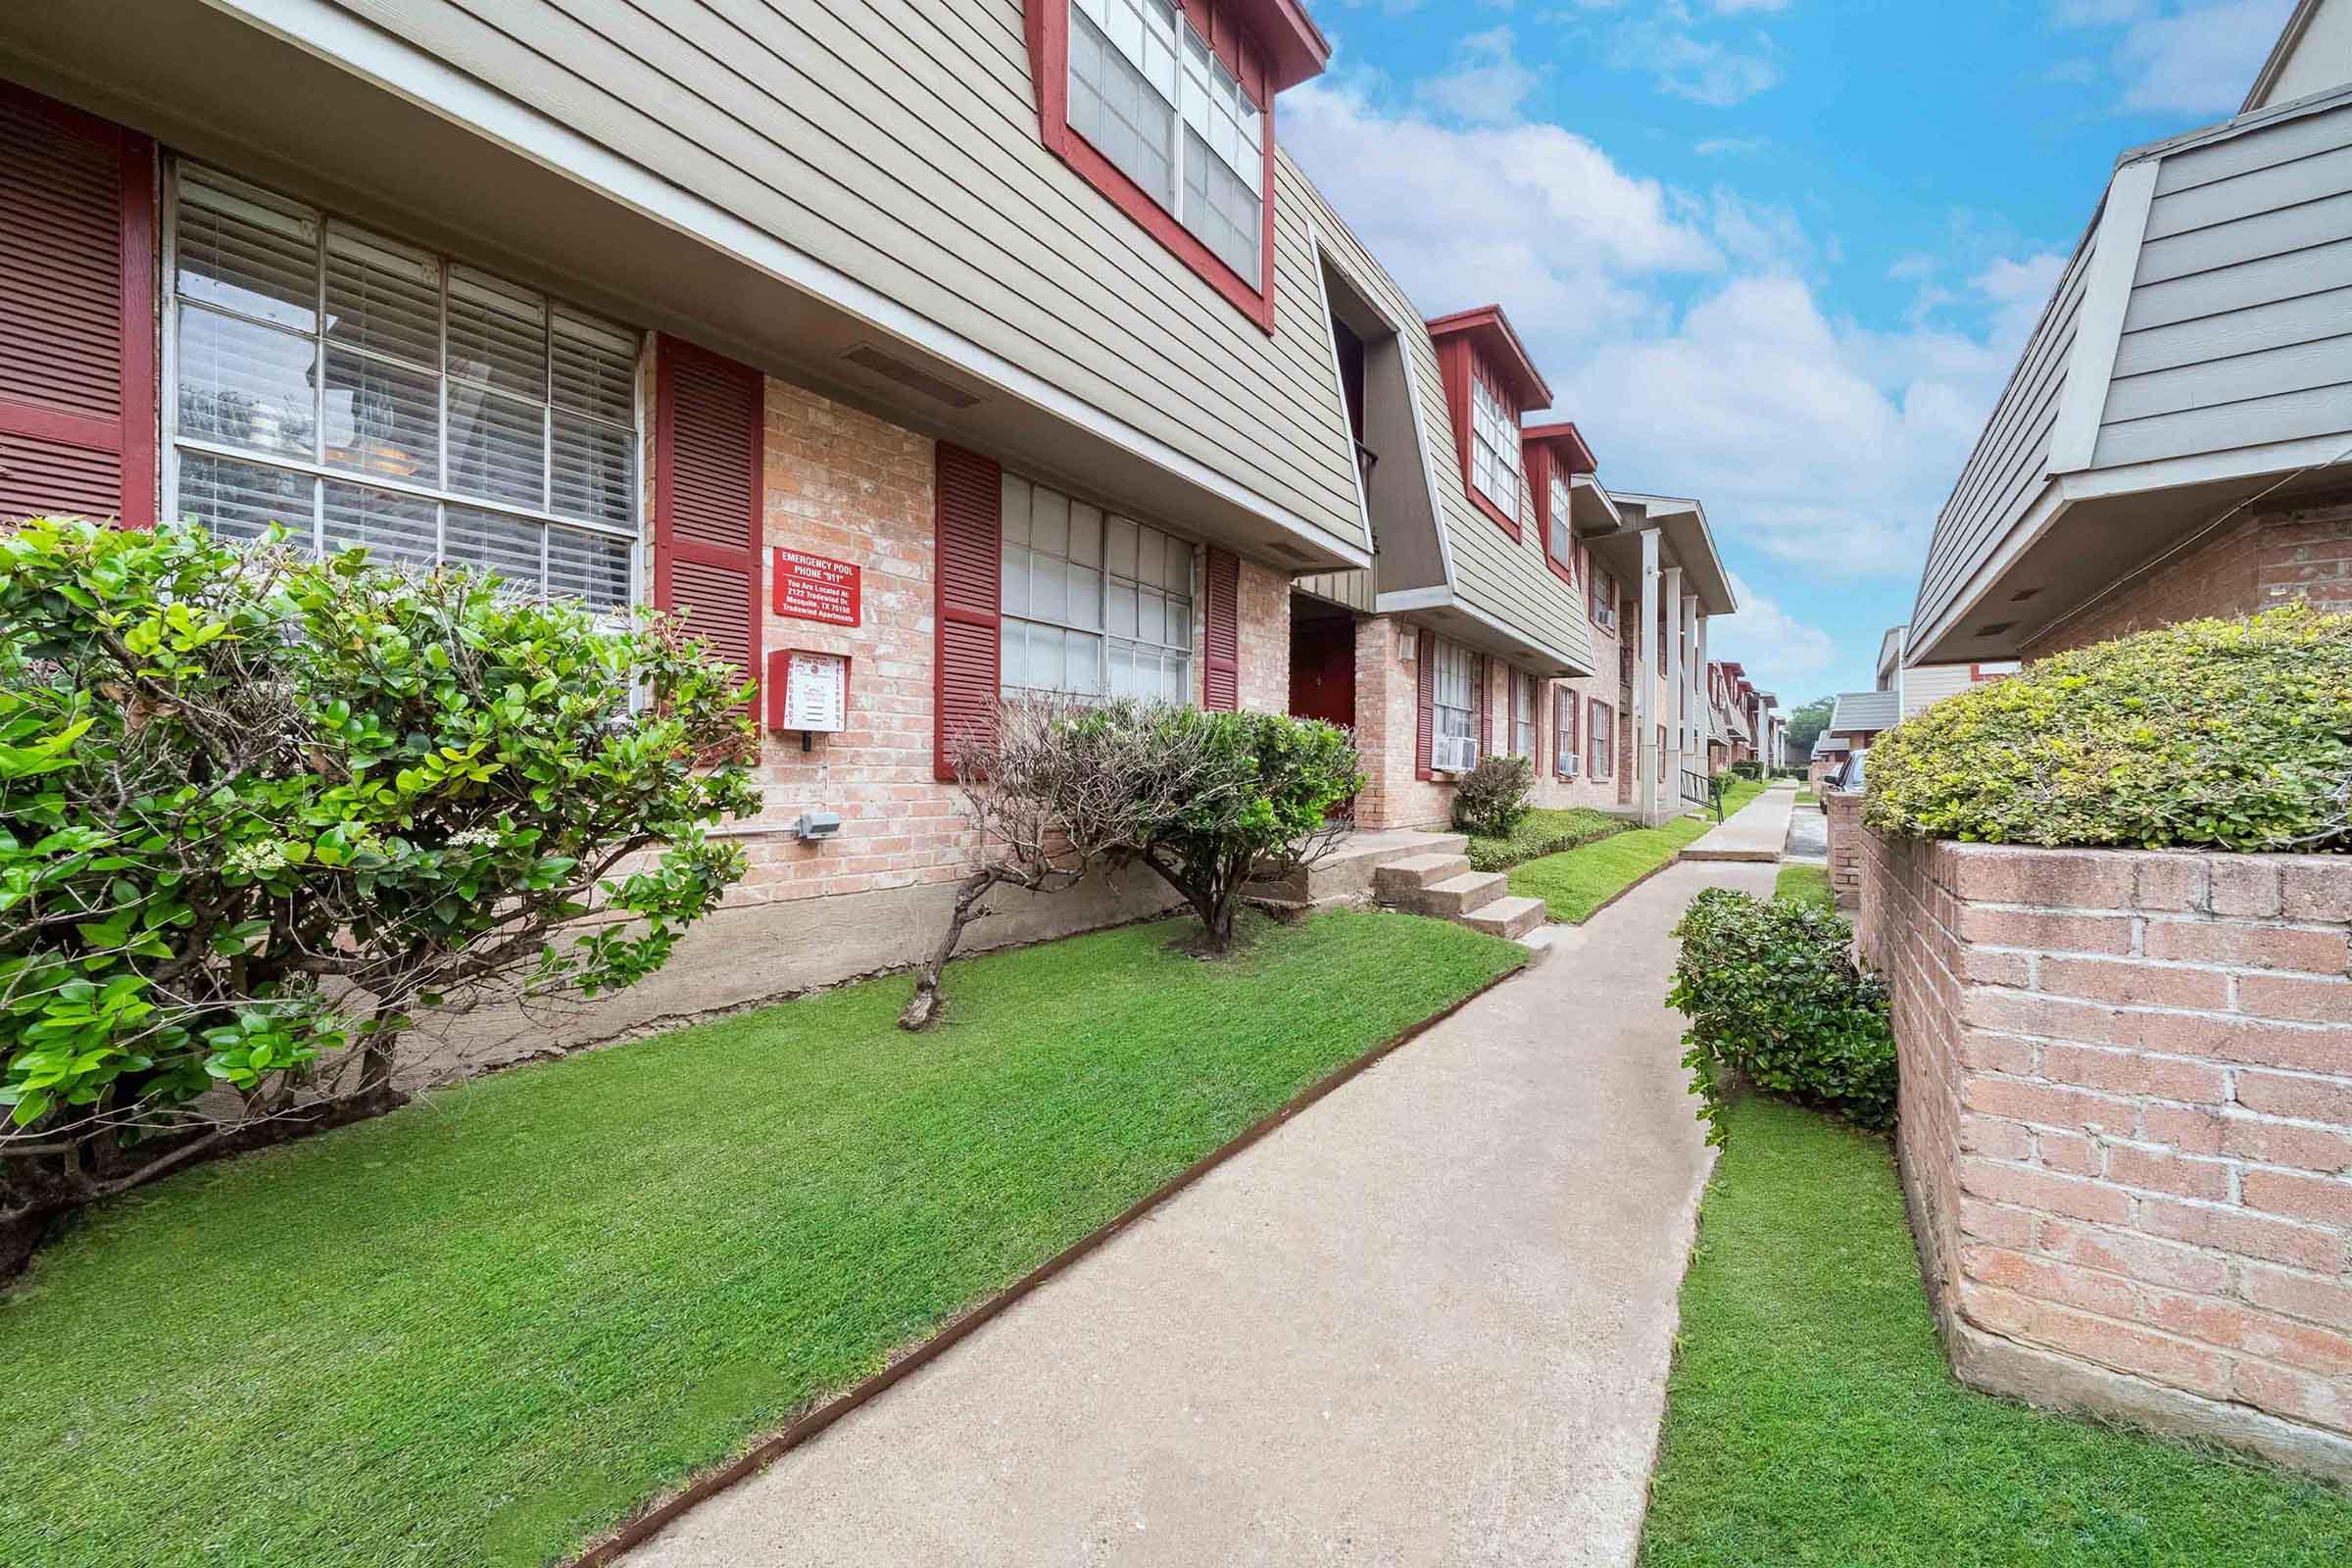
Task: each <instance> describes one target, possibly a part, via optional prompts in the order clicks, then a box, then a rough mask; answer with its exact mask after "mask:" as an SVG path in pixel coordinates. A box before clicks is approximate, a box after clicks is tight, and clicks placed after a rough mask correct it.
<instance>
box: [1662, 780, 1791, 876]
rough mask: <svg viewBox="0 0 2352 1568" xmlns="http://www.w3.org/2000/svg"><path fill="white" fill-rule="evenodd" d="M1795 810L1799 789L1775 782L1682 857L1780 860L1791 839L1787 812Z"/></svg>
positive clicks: (1786, 783) (1781, 781)
mask: <svg viewBox="0 0 2352 1568" xmlns="http://www.w3.org/2000/svg"><path fill="white" fill-rule="evenodd" d="M1795 808H1796V786H1795V785H1794V784H1792V783H1790V782H1789V780H1787V779H1780V780H1776V781H1775V782H1774V783H1773V785H1772V787H1771V788H1770V789H1767V790H1766V791H1765V792H1764V793H1763V794H1761V795H1759V796H1757V797H1756V798H1755V799H1754V800H1752V801H1750V802H1748V803H1747V804H1746V805H1745V806H1742V807H1741V808H1740V809H1738V810H1737V811H1734V812H1733V813H1732V814H1731V815H1730V816H1729V817H1727V818H1725V819H1724V820H1723V821H1721V822H1718V823H1717V824H1716V825H1715V826H1713V827H1711V828H1709V829H1707V831H1706V832H1705V833H1704V834H1702V835H1701V836H1700V837H1699V839H1698V841H1697V842H1696V843H1694V844H1692V845H1691V846H1690V847H1689V848H1688V849H1686V850H1684V851H1683V858H1684V859H1686V860H1755V861H1771V860H1777V859H1779V858H1781V846H1782V844H1784V843H1785V842H1787V840H1788V837H1789V812H1790V811H1792V810H1794V809H1795Z"/></svg>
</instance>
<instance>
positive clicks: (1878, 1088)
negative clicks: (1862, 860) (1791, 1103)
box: [1666, 888, 1895, 1144]
mask: <svg viewBox="0 0 2352 1568" xmlns="http://www.w3.org/2000/svg"><path fill="white" fill-rule="evenodd" d="M1674 934H1675V936H1676V937H1677V938H1679V939H1680V940H1681V942H1682V951H1681V953H1680V954H1679V955H1678V956H1676V958H1675V964H1674V986H1673V988H1672V989H1671V990H1670V991H1668V992H1667V994H1666V1002H1667V1005H1669V1006H1672V1007H1676V1008H1678V1009H1680V1010H1681V1011H1682V1013H1683V1014H1684V1015H1685V1016H1686V1017H1688V1018H1689V1019H1690V1020H1691V1027H1690V1028H1689V1029H1687V1030H1685V1031H1684V1033H1683V1044H1684V1045H1685V1046H1686V1047H1687V1048H1689V1049H1688V1051H1687V1054H1685V1055H1684V1057H1683V1065H1684V1066H1686V1067H1688V1068H1690V1069H1691V1092H1692V1093H1693V1094H1695V1095H1697V1096H1698V1097H1699V1112H1698V1114H1699V1119H1700V1120H1702V1121H1704V1122H1705V1123H1706V1124H1707V1142H1709V1143H1711V1144H1719V1143H1721V1142H1723V1136H1724V1126H1723V1111H1724V1106H1725V1096H1726V1093H1727V1090H1728V1088H1729V1079H1730V1077H1731V1076H1732V1075H1734V1074H1737V1075H1739V1076H1742V1077H1745V1078H1746V1079H1747V1080H1748V1081H1750V1082H1751V1083H1753V1084H1755V1085H1756V1086H1757V1087H1758V1088H1760V1089H1764V1090H1767V1091H1769V1092H1771V1093H1773V1094H1776V1095H1785V1096H1787V1097H1789V1099H1791V1100H1795V1101H1799V1102H1801V1103H1805V1104H1809V1105H1815V1106H1819V1107H1821V1108H1822V1109H1825V1110H1831V1111H1835V1112H1836V1113H1838V1115H1840V1116H1843V1117H1845V1118H1846V1119H1847V1120H1849V1121H1853V1122H1858V1123H1860V1124H1861V1125H1862V1126H1864V1127H1868V1128H1872V1129H1874V1130H1883V1129H1885V1128H1886V1127H1887V1126H1889V1125H1891V1124H1892V1123H1893V1121H1894V1095H1895V1065H1894V1025H1893V1022H1892V1020H1891V1018H1890V1017H1889V1016H1888V1013H1887V986H1886V982H1885V981H1883V980H1881V979H1880V978H1879V977H1878V976H1877V975H1875V974H1872V973H1871V972H1870V971H1868V970H1866V969H1864V968H1862V967H1861V966H1860V965H1859V964H1857V963H1856V962H1855V961H1854V957H1853V929H1852V927H1850V926H1849V925H1847V924H1846V922H1845V920H1844V919H1843V918H1842V917H1841V916H1839V915H1838V913H1837V912H1836V911H1835V910H1831V909H1826V908H1823V907H1821V906H1819V905H1816V904H1811V903H1807V902H1803V901H1800V900H1796V899H1769V900H1768V899H1757V898H1751V897H1750V896H1749V895H1747V894H1745V893H1739V892H1735V891H1734V890H1732V889H1730V888H1708V889H1706V890H1705V891H1704V892H1702V893H1700V894H1699V895H1698V897H1697V898H1695V899H1693V900H1691V907H1690V908H1689V909H1688V910H1686V911H1685V912H1684V915H1683V918H1682V922H1681V923H1680V924H1679V925H1677V926H1676V927H1675V929H1674Z"/></svg>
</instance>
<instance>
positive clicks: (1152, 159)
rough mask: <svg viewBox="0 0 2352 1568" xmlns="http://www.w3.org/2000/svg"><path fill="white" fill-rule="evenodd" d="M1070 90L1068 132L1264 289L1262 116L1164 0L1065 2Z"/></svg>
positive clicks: (1237, 82)
mask: <svg viewBox="0 0 2352 1568" xmlns="http://www.w3.org/2000/svg"><path fill="white" fill-rule="evenodd" d="M1069 94H1070V96H1069V123H1070V128H1071V129H1073V130H1075V131H1077V132H1078V134H1080V135H1081V136H1084V137H1085V138H1086V139H1087V140H1088V141H1089V142H1091V143H1092V144H1093V145H1094V146H1095V147H1096V149H1097V150H1099V151H1100V152H1101V153H1102V154H1103V157H1105V158H1107V159H1109V160H1110V161H1111V163H1112V164H1113V165H1115V166H1116V167H1117V168H1118V170H1119V172H1121V173H1124V174H1125V175H1126V176H1127V177H1128V178H1130V179H1132V180H1134V181H1135V182H1136V184H1137V185H1139V186H1140V187H1142V188H1143V190H1144V191H1145V193H1146V194H1148V195H1150V196H1151V198H1152V200H1153V201H1155V202H1157V203H1158V204H1159V205H1160V206H1162V207H1164V208H1166V209H1167V210H1168V211H1169V212H1170V213H1173V214H1174V215H1175V216H1176V220H1177V221H1178V222H1180V223H1182V224H1183V225H1184V226H1185V227H1186V228H1188V229H1190V230H1191V231H1192V232H1193V234H1194V235H1195V236H1196V237H1197V238H1199V239H1200V240H1201V243H1202V244H1204V245H1206V246H1207V247H1208V248H1209V250H1210V251H1211V252H1212V253H1213V254H1214V255H1215V256H1216V257H1217V259H1218V260H1220V261H1222V262H1223V263H1224V264H1225V265H1226V266H1228V267H1230V268H1232V269H1233V270H1235V271H1236V272H1238V273H1240V274H1241V276H1242V278H1243V280H1244V281H1246V282H1247V283H1249V285H1250V287H1251V288H1257V287H1260V286H1262V284H1261V281H1260V274H1261V271H1262V267H1263V260H1264V255H1263V244H1264V233H1265V227H1264V222H1265V208H1264V201H1265V192H1264V185H1265V167H1266V166H1265V139H1264V138H1265V115H1264V114H1263V112H1261V111H1260V110H1259V108H1258V106H1257V105H1256V104H1254V103H1252V102H1251V101H1250V94H1249V93H1248V91H1247V90H1245V89H1244V88H1243V86H1242V83H1241V79H1240V78H1239V77H1237V76H1236V75H1234V73H1232V72H1231V71H1230V70H1228V69H1227V68H1226V66H1225V63H1224V62H1223V61H1221V60H1219V59H1218V58H1217V57H1216V56H1215V54H1214V53H1212V52H1211V51H1210V49H1209V47H1208V42H1207V40H1206V39H1204V38H1202V37H1201V34H1200V32H1199V31H1198V30H1197V29H1196V28H1194V27H1193V26H1191V25H1189V24H1187V23H1186V22H1184V21H1183V19H1182V18H1180V17H1179V16H1178V15H1177V11H1176V7H1175V6H1174V5H1173V4H1171V3H1170V0H1070V88H1069ZM1180 132H1181V136H1182V148H1181V151H1180V150H1179V147H1178V137H1179V133H1180ZM1180 158H1181V163H1180V162H1179V159H1180Z"/></svg>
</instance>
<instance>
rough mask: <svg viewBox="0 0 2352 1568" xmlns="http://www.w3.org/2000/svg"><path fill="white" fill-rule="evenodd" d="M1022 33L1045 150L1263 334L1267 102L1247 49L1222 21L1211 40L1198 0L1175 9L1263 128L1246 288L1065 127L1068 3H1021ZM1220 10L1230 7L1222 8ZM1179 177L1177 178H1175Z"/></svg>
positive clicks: (1270, 125) (1270, 265) (1267, 269)
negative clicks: (1257, 282) (1254, 276)
mask: <svg viewBox="0 0 2352 1568" xmlns="http://www.w3.org/2000/svg"><path fill="white" fill-rule="evenodd" d="M1024 9H1025V15H1024V17H1023V32H1024V34H1025V35H1026V37H1027V40H1028V44H1029V72H1030V75H1031V76H1032V78H1033V79H1034V80H1035V82H1036V86H1037V128H1038V135H1039V138H1040V139H1041V140H1042V141H1043V142H1044V143H1045V145H1046V150H1047V151H1048V152H1051V153H1052V154H1053V155H1054V157H1056V158H1058V159H1060V160H1061V161H1062V162H1063V163H1065V164H1067V165H1069V166H1070V168H1071V169H1072V170H1073V171H1074V172H1076V173H1077V175H1078V177H1079V178H1081V179H1083V180H1085V181H1086V182H1087V183H1088V184H1089V185H1092V186H1094V188H1095V189H1096V190H1098V191H1100V192H1102V193H1103V196H1105V197H1106V198H1108V199H1109V201H1110V203H1111V205H1112V206H1114V207H1116V208H1118V210H1119V211H1120V212H1122V213H1124V214H1125V215H1126V216H1127V217H1128V218H1129V219H1130V220H1131V221H1134V222H1135V223H1136V224H1137V225H1138V226H1139V227H1141V228H1142V229H1143V230H1144V231H1145V232H1146V233H1148V234H1150V235H1151V236H1152V238H1153V239H1155V240H1157V241H1159V243H1160V244H1161V245H1162V246H1164V247H1165V248H1166V249H1167V250H1168V252H1169V253H1170V254H1171V255H1173V256H1174V257H1175V258H1176V259H1177V260H1178V261H1180V262H1182V263H1184V265H1185V266H1186V267H1188V268H1190V269H1191V270H1193V272H1194V273H1195V274H1196V275H1198V276H1199V277H1200V278H1201V281H1202V282H1204V283H1206V284H1207V285H1208V286H1209V287H1211V288H1213V289H1215V290H1216V291H1217V292H1218V293H1219V294H1221V295H1223V296H1224V297H1225V299H1226V301H1227V303H1229V304H1231V305H1232V306H1233V308H1234V309H1235V310H1237V311H1240V312H1241V313H1242V315H1244V316H1245V317H1247V318H1249V319H1250V321H1251V322H1253V323H1254V324H1255V325H1256V327H1257V329H1258V330H1259V331H1261V332H1264V333H1265V334H1267V335H1268V336H1272V335H1273V332H1274V99H1273V94H1272V93H1270V92H1268V91H1266V90H1265V89H1266V86H1267V78H1266V73H1264V71H1262V70H1261V69H1259V68H1258V67H1257V66H1256V65H1255V64H1254V62H1253V60H1252V59H1251V58H1250V56H1251V53H1252V51H1251V50H1250V48H1247V47H1245V46H1243V44H1242V43H1241V40H1240V37H1239V34H1238V33H1237V32H1236V31H1235V30H1234V29H1233V28H1232V26H1231V25H1227V26H1226V27H1225V28H1224V29H1223V33H1224V36H1223V42H1222V43H1221V44H1220V42H1219V38H1218V32H1219V28H1218V26H1217V19H1216V16H1215V15H1214V14H1213V13H1212V14H1211V15H1210V17H1209V18H1208V20H1207V24H1206V25H1203V24H1202V22H1201V18H1200V17H1198V16H1197V15H1196V12H1197V11H1199V10H1201V9H1204V7H1203V6H1202V4H1201V0H1194V3H1193V4H1192V5H1188V6H1184V7H1181V8H1180V9H1179V13H1178V14H1179V15H1180V16H1182V17H1183V18H1184V20H1185V24H1186V25H1188V26H1190V27H1191V28H1192V29H1193V30H1194V31H1195V32H1198V33H1200V34H1201V36H1202V37H1203V38H1206V39H1207V40H1208V43H1209V47H1210V48H1211V49H1212V50H1215V51H1216V53H1217V57H1218V58H1219V59H1221V60H1223V61H1224V62H1225V65H1226V68H1227V69H1228V70H1230V71H1232V72H1233V73H1234V74H1235V75H1236V76H1238V77H1240V78H1241V80H1242V83H1243V85H1244V86H1246V87H1250V88H1251V89H1252V91H1253V92H1254V94H1255V96H1256V98H1257V101H1258V103H1259V104H1260V106H1261V110H1260V112H1261V113H1262V114H1263V116H1264V117H1265V123H1264V125H1263V127H1262V129H1263V135H1262V137H1261V140H1262V142H1263V149H1262V155H1263V158H1264V160H1265V172H1264V178H1263V181H1262V190H1261V195H1262V198H1263V199H1262V200H1261V201H1260V202H1259V215H1258V216H1259V225H1258V226H1259V234H1258V245H1259V251H1260V254H1259V258H1258V276H1259V278H1261V279H1262V280H1263V286H1262V287H1259V288H1251V287H1250V284H1249V281H1248V280H1247V279H1245V278H1244V277H1243V276H1242V274H1241V273H1239V272H1237V271H1235V270H1233V269H1232V268H1230V267H1228V266H1226V265H1225V262H1224V260H1223V259H1222V258H1221V257H1219V256H1218V255H1217V254H1216V252H1214V251H1212V250H1210V249H1209V248H1208V247H1207V246H1206V245H1205V244H1203V243H1202V242H1201V240H1200V239H1198V238H1196V237H1195V236H1194V234H1193V232H1192V230H1190V229H1188V228H1186V227H1185V226H1184V225H1183V224H1182V223H1180V222H1178V221H1176V215H1175V214H1173V213H1171V212H1169V211H1168V210H1167V209H1166V208H1164V207H1162V206H1160V205H1159V203H1158V202H1156V201H1154V200H1153V199H1152V195H1151V193H1150V192H1148V191H1146V190H1145V189H1144V188H1143V187H1142V186H1141V185H1138V184H1137V183H1136V182H1135V181H1134V180H1132V179H1130V178H1128V177H1127V174H1126V172H1124V171H1123V170H1121V169H1120V168H1119V167H1118V166H1117V165H1116V164H1114V163H1112V162H1111V161H1110V160H1109V159H1107V158H1105V157H1103V154H1102V153H1100V152H1099V151H1097V150H1096V149H1095V147H1094V145H1093V144H1092V143H1091V142H1089V141H1088V140H1087V139H1086V138H1085V137H1084V136H1081V135H1079V134H1078V132H1076V131H1075V130H1072V129H1071V128H1070V7H1069V0H1027V5H1026V7H1025V8H1024ZM1226 9H1230V8H1229V7H1228V8H1226ZM1180 177H1181V176H1180Z"/></svg>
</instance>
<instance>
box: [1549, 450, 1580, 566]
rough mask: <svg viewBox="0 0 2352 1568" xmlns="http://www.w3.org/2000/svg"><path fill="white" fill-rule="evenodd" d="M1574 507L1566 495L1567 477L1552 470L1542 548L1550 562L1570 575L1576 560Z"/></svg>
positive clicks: (1555, 469)
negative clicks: (1564, 568) (1559, 565)
mask: <svg viewBox="0 0 2352 1568" xmlns="http://www.w3.org/2000/svg"><path fill="white" fill-rule="evenodd" d="M1575 505H1576V503H1575V502H1574V501H1573V500H1572V499H1571V498H1570V497H1569V494H1568V476H1567V475H1566V474H1564V473H1561V472H1560V471H1559V470H1558V469H1557V468H1554V469H1553V470H1552V473H1551V516H1550V517H1549V519H1548V525H1547V526H1546V527H1545V529H1544V549H1545V550H1547V551H1549V552H1550V554H1551V559H1552V560H1554V561H1556V562H1558V563H1559V564H1561V565H1563V566H1568V567H1569V569H1570V571H1571V572H1572V573H1573V571H1574V570H1575V568H1574V566H1573V565H1572V564H1571V563H1573V562H1574V561H1575V560H1576V539H1575V531H1576V524H1575V511H1574V509H1575Z"/></svg>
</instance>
